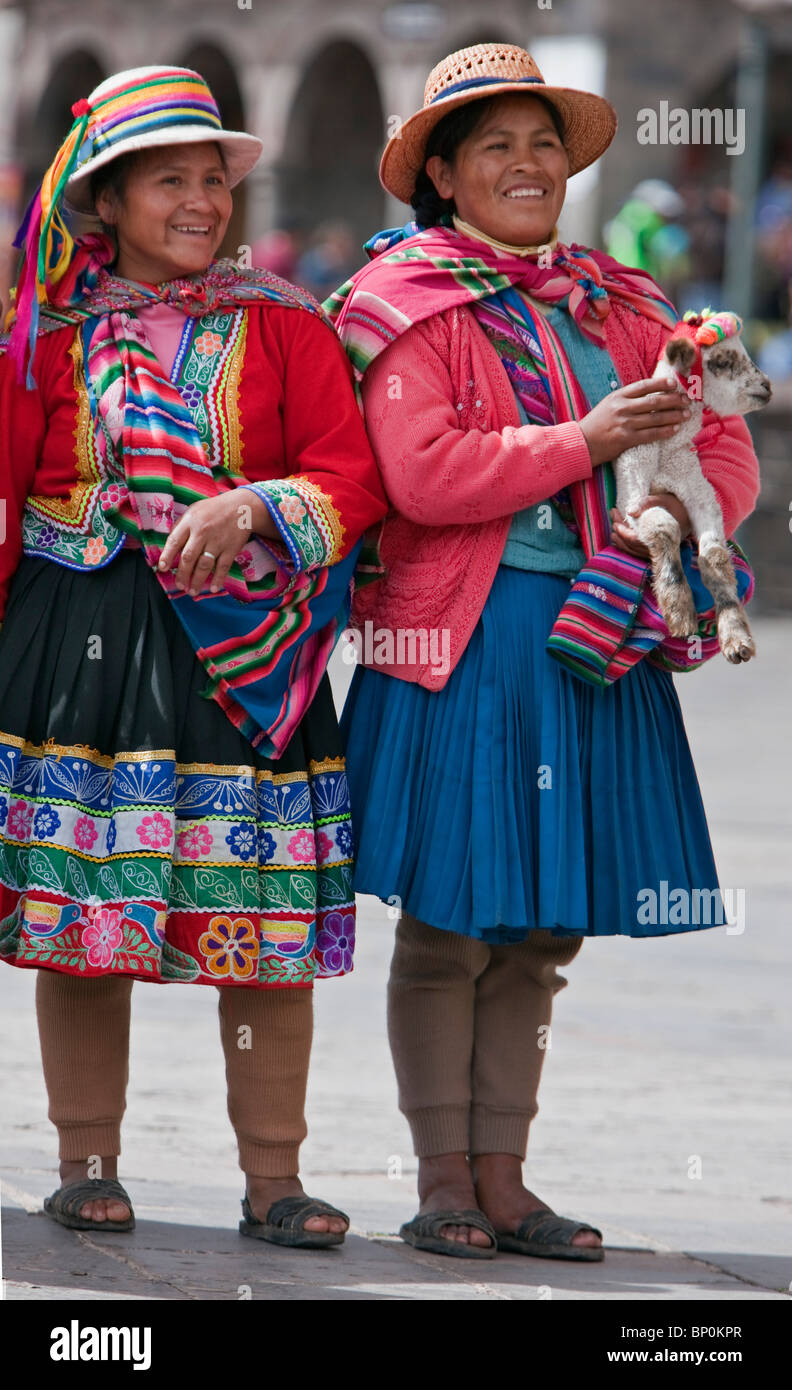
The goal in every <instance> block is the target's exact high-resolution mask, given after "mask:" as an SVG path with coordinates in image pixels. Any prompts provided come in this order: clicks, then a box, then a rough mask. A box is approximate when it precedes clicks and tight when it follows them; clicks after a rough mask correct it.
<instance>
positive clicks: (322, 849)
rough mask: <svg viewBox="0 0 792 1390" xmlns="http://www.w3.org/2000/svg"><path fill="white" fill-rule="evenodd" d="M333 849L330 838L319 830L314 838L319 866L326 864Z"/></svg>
mask: <svg viewBox="0 0 792 1390" xmlns="http://www.w3.org/2000/svg"><path fill="white" fill-rule="evenodd" d="M334 848H335V845H334V844H333V841H332V840H331V839H330V836H329V835H325V833H324V831H323V830H320V831H319V833H318V834H317V836H316V853H317V856H318V859H319V863H320V864H324V863H326V862H327V860H328V859H329V858H330V855H331V854H332V852H333V850H334Z"/></svg>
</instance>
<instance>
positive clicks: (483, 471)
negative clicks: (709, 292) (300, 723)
mask: <svg viewBox="0 0 792 1390" xmlns="http://www.w3.org/2000/svg"><path fill="white" fill-rule="evenodd" d="M611 305H612V307H611V312H610V314H609V315H608V318H607V320H606V323H605V335H606V345H607V349H608V351H609V352H610V355H611V358H612V360H613V363H614V366H615V368H616V371H617V373H618V375H619V378H620V380H621V382H622V383H623V384H624V385H627V384H628V383H629V382H631V381H637V380H639V379H640V378H642V377H649V376H651V375H652V373H653V372H654V369H655V365H656V363H657V358H658V355H659V353H660V351H661V348H662V346H663V343H664V342H665V341H666V339H667V338H668V337H669V336H670V330H669V329H667V328H665V327H663V326H662V325H660V324H657V323H654V322H652V321H651V320H649V319H647V318H645V317H644V316H643V315H638V314H635V313H634V312H632V311H631V310H630V309H628V308H627V307H626V306H624V305H623V304H621V303H620V302H619V301H618V300H615V299H612V300H611ZM362 395H363V407H364V411H365V418H366V428H367V431H368V435H369V439H370V441H371V445H372V448H373V451H374V454H375V457H376V459H377V461H378V463H379V467H380V469H381V472H382V479H383V483H384V486H385V491H386V493H387V495H388V499H389V501H390V503H391V508H392V510H391V511H390V512H389V514H388V516H387V517H386V518H385V521H384V522H383V524H382V531H381V535H380V553H381V556H382V560H383V563H384V565H385V567H386V570H387V574H386V576H385V577H384V578H383V579H381V580H379V581H378V582H377V583H374V584H370V585H368V586H366V587H364V588H363V589H361V590H359V591H358V593H357V595H356V598H355V603H354V606H353V610H352V617H351V622H350V626H351V627H353V628H356V629H357V630H358V631H359V632H360V633H361V636H362V637H363V640H361V641H360V642H359V644H358V652H359V659H360V660H361V661H362V664H363V665H370V666H372V667H373V668H374V669H376V670H381V671H384V672H386V673H387V674H388V675H392V676H397V677H398V678H399V679H401V680H407V681H417V682H418V683H419V684H420V685H422V686H424V687H425V688H426V689H427V690H439V689H441V688H442V687H443V686H444V685H445V683H446V681H447V680H448V678H449V675H450V673H451V671H453V669H454V667H455V666H456V664H457V662H458V661H459V659H460V657H461V656H462V653H463V652H464V650H465V647H466V645H467V643H468V641H469V639H470V635H471V633H472V632H473V629H474V627H475V625H476V623H477V622H478V619H479V617H480V615H481V611H482V609H483V607H484V604H485V602H486V599H487V595H488V594H489V591H490V587H491V585H492V582H493V580H494V578H495V572H496V570H497V568H498V565H499V563H500V559H501V556H502V554H503V549H504V546H505V543H506V536H507V533H508V530H509V526H510V522H511V517H512V515H513V513H514V512H517V511H520V510H521V509H522V508H523V507H529V506H532V505H533V504H534V503H536V502H541V501H543V500H545V499H546V498H548V497H550V496H551V495H552V494H553V493H554V492H557V491H558V490H559V489H560V488H562V487H565V486H566V485H567V484H568V483H571V482H573V481H575V480H577V479H581V478H588V477H590V476H591V471H592V468H591V460H590V456H589V451H588V446H587V444H586V441H585V438H584V435H583V431H582V430H581V428H580V426H579V424H577V423H575V422H572V423H570V424H562V425H521V424H520V422H519V421H520V417H519V412H518V410H517V405H516V402H515V398H514V394H513V391H512V388H511V385H510V384H509V379H508V377H507V375H506V372H505V371H504V369H503V366H502V364H501V361H500V359H499V357H498V355H497V353H496V352H495V349H494V348H493V347H492V345H491V344H490V342H489V340H488V338H487V336H486V334H485V333H484V332H483V330H482V329H481V328H480V327H479V325H478V323H477V322H476V320H475V318H474V316H473V314H472V312H471V310H470V309H469V308H467V307H466V306H460V307H457V308H453V309H449V310H447V311H446V312H444V313H442V314H437V315H435V316H434V317H433V318H430V319H426V320H425V321H424V322H422V323H419V324H416V325H414V326H413V327H411V328H409V329H407V330H406V331H405V332H404V333H403V334H402V335H401V336H400V337H399V338H398V339H397V340H396V342H394V343H392V344H391V345H390V347H388V348H386V349H385V350H384V351H383V352H381V353H380V354H379V356H378V357H377V358H376V360H375V361H374V362H373V363H372V364H371V366H370V367H369V368H368V370H367V372H366V375H365V377H364V379H363V384H362ZM695 444H696V448H697V450H698V454H699V460H700V462H701V467H702V470H703V472H704V474H705V476H706V477H707V478H708V479H709V481H710V482H711V484H712V486H713V488H714V489H715V492H716V494H717V497H718V501H719V503H720V505H721V508H722V510H723V518H724V525H725V528H726V534H727V536H731V535H733V533H734V531H735V530H736V529H737V527H738V526H739V524H740V522H742V521H743V520H744V519H745V517H746V516H748V515H749V514H750V513H751V512H752V511H753V508H754V505H755V503H756V498H757V495H758V491H759V466H758V462H757V459H756V454H755V453H754V449H753V446H752V444H751V437H750V434H749V432H748V429H747V427H746V424H745V421H744V420H743V419H741V418H740V417H738V416H729V417H727V418H724V419H719V418H718V417H717V416H714V415H712V414H711V413H710V412H708V411H707V410H705V411H704V415H703V424H702V429H701V430H700V431H699V433H698V434H697V435H696V439H695ZM369 624H371V626H370V627H369V626H368V625H369ZM421 629H423V630H425V631H426V632H427V633H430V632H431V631H432V630H435V631H436V632H437V633H438V634H441V633H442V632H443V630H444V629H447V630H448V634H449V635H448V641H449V645H450V664H449V666H448V668H447V669H445V670H442V669H441V666H442V664H443V663H440V662H438V661H437V658H436V656H434V654H433V653H432V655H430V656H429V659H428V660H427V659H426V658H427V654H428V648H427V646H424V649H423V650H421V647H420V645H419V644H418V643H417V642H416V643H410V642H409V641H407V642H405V640H404V637H403V638H402V642H401V644H400V645H399V644H397V643H396V642H395V641H394V644H393V655H394V656H397V655H398V654H399V652H400V649H401V655H402V656H403V657H404V658H405V660H403V661H402V662H399V661H393V662H389V664H388V665H379V664H378V663H377V661H376V656H375V654H374V653H375V650H376V649H375V642H376V640H377V635H378V634H381V633H383V631H384V632H390V633H393V634H394V638H395V637H396V635H397V634H398V633H399V631H400V630H401V632H402V634H404V633H405V632H409V631H410V630H412V631H418V630H421ZM366 630H368V634H369V637H370V638H371V640H370V641H369V642H368V643H367V642H366V640H365V633H366ZM435 640H436V641H438V642H439V641H440V640H441V639H440V637H439V636H438V637H437V638H436V639H435ZM386 641H387V639H386ZM437 650H439V647H438V648H437ZM422 658H423V659H422Z"/></svg>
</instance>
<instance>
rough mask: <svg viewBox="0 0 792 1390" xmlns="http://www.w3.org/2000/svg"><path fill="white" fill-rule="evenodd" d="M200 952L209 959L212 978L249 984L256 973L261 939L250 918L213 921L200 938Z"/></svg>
mask: <svg viewBox="0 0 792 1390" xmlns="http://www.w3.org/2000/svg"><path fill="white" fill-rule="evenodd" d="M198 949H199V950H200V952H201V954H202V955H203V956H205V957H206V966H207V969H208V970H209V971H210V973H211V974H212V975H231V976H233V977H234V979H236V980H246V979H249V978H250V976H251V975H252V974H253V973H254V971H255V968H256V957H257V955H258V936H257V933H256V931H255V929H254V927H253V923H252V922H250V921H248V919H247V917H235V918H234V919H233V921H232V920H231V918H230V917H226V916H219V917H213V918H212V919H211V921H210V923H209V929H208V931H205V932H203V933H202V935H201V936H199V938H198Z"/></svg>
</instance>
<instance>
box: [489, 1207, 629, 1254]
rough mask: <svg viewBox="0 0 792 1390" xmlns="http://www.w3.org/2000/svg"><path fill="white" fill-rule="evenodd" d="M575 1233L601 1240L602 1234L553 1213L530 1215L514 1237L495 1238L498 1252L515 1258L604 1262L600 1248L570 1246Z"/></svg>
mask: <svg viewBox="0 0 792 1390" xmlns="http://www.w3.org/2000/svg"><path fill="white" fill-rule="evenodd" d="M578 1231H593V1232H594V1235H595V1236H599V1238H600V1240H602V1231H598V1230H597V1228H596V1226H589V1225H588V1224H587V1222H585V1221H570V1220H569V1218H568V1217H566V1216H556V1214H555V1212H554V1211H543V1210H541V1208H540V1209H539V1210H538V1211H532V1212H529V1214H528V1215H527V1216H526V1218H525V1220H524V1221H523V1222H521V1224H520V1227H519V1229H518V1230H517V1231H515V1232H514V1234H513V1235H500V1234H499V1235H498V1249H499V1250H504V1251H506V1250H509V1251H512V1252H513V1253H515V1254H517V1255H536V1256H538V1257H540V1258H541V1259H546V1260H604V1258H605V1250H604V1248H603V1246H601V1245H573V1244H572V1237H573V1236H576V1235H577V1233H578Z"/></svg>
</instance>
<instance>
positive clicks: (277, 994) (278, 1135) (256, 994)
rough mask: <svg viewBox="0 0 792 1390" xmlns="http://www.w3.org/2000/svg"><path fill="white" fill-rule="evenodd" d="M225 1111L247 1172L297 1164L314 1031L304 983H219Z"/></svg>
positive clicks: (284, 1170) (277, 1172)
mask: <svg viewBox="0 0 792 1390" xmlns="http://www.w3.org/2000/svg"><path fill="white" fill-rule="evenodd" d="M218 994H219V996H220V998H219V1012H220V1036H221V1038H222V1042H223V1051H224V1053H225V1061H226V1079H227V1081H228V1114H229V1118H230V1120H231V1124H232V1125H233V1127H234V1131H235V1133H236V1137H237V1143H238V1145H239V1166H240V1168H241V1169H242V1171H243V1173H248V1174H250V1175H251V1176H252V1177H262V1178H290V1177H296V1175H297V1173H298V1171H299V1160H298V1154H299V1149H300V1144H301V1143H302V1141H303V1139H304V1138H305V1136H306V1134H307V1133H308V1127H307V1125H306V1123H305V1092H306V1087H307V1084H308V1063H309V1061H310V1056H311V1041H312V1038H313V991H312V990H310V989H267V990H264V989H245V988H244V987H243V986H240V987H238V988H221V989H219V990H218Z"/></svg>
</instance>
